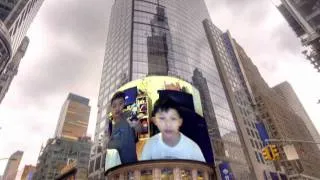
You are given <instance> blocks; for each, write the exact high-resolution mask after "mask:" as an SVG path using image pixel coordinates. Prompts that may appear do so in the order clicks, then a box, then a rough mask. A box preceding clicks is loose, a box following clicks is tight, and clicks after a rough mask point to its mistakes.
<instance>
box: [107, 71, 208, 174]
mask: <svg viewBox="0 0 320 180" xmlns="http://www.w3.org/2000/svg"><path fill="white" fill-rule="evenodd" d="M117 92H122V94H123V95H122V96H121V95H120V96H118V98H113V100H111V101H112V102H110V105H111V112H109V116H108V117H109V121H108V123H109V126H107V127H108V128H109V129H108V130H107V131H106V132H108V136H109V142H108V145H107V149H108V151H107V152H108V153H107V157H106V170H107V169H109V168H111V167H113V166H115V165H120V164H126V163H134V162H136V161H147V160H160V159H184V160H194V161H201V162H204V163H208V164H213V163H214V158H213V151H212V147H211V141H210V138H209V135H208V128H207V124H206V121H205V119H204V118H203V111H202V105H201V98H200V94H199V91H198V90H197V89H196V88H195V87H193V86H192V85H191V84H190V83H188V82H185V81H183V80H180V79H177V78H174V77H168V76H149V77H146V78H144V79H139V80H136V81H131V82H129V83H127V84H125V85H123V86H122V87H120V88H119V89H118V91H117ZM120 94H121V93H120ZM123 96H124V100H123V102H122V103H123V106H121V105H122V104H121V102H120V101H118V100H115V99H119V98H120V99H121V98H122V97H123ZM203 100H204V99H203ZM117 103H119V104H117ZM119 107H120V110H121V111H122V113H121V114H122V115H121V116H120V115H118V114H119V113H118V111H120V110H119ZM112 112H113V113H115V114H116V115H113V114H112ZM115 117H116V118H115ZM120 117H121V118H120ZM133 146H134V147H133ZM133 151H134V152H133ZM134 156H136V157H134ZM115 161H116V162H115Z"/></svg>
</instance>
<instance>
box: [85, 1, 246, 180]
mask: <svg viewBox="0 0 320 180" xmlns="http://www.w3.org/2000/svg"><path fill="white" fill-rule="evenodd" d="M205 19H210V17H209V13H208V10H207V8H206V5H205V3H204V1H203V0H197V1H195V0H184V1H181V0H175V1H172V0H130V1H129V0H116V1H114V4H113V7H112V12H111V18H110V24H109V33H108V39H107V43H106V51H105V59H104V64H103V72H102V77H101V84H100V92H99V101H98V117H97V123H96V131H95V144H94V146H93V148H92V152H91V161H90V165H89V174H90V175H89V179H90V178H91V179H95V178H96V179H98V178H99V177H101V176H103V167H104V157H105V155H104V154H103V153H104V149H105V144H106V142H107V141H108V139H107V138H108V137H107V136H106V135H105V134H106V132H105V131H106V129H107V128H106V124H107V123H108V120H107V112H108V111H109V104H108V103H109V101H110V99H111V96H112V95H113V94H114V93H115V91H116V90H117V89H118V88H119V87H120V86H121V85H123V84H124V83H126V82H128V81H132V80H136V79H139V78H143V77H146V76H148V75H168V76H174V77H178V78H180V79H183V80H185V81H187V82H190V83H192V84H194V85H195V86H196V87H197V88H198V89H199V91H200V93H201V97H202V98H205V100H204V101H203V102H202V103H203V109H204V117H205V119H206V121H207V124H208V128H209V129H208V131H209V134H210V138H211V145H212V147H213V149H214V151H215V152H214V154H215V161H216V165H217V167H218V165H219V164H220V163H229V165H230V167H231V169H232V171H233V174H234V175H235V176H236V177H239V178H245V177H248V174H249V168H248V166H247V162H246V158H245V156H244V153H243V147H242V144H241V142H240V138H239V135H238V132H237V129H236V125H235V122H234V119H233V117H232V113H231V111H230V107H229V104H228V101H227V97H226V93H225V90H224V88H223V84H222V81H221V79H220V75H219V72H218V70H217V67H216V64H215V61H214V57H213V55H212V52H211V49H210V46H209V43H208V39H207V36H206V33H205V29H204V26H203V23H202V22H203V21H204V20H205Z"/></svg>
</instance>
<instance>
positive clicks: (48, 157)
mask: <svg viewBox="0 0 320 180" xmlns="http://www.w3.org/2000/svg"><path fill="white" fill-rule="evenodd" d="M91 144H92V142H91V139H90V138H88V137H83V138H79V139H78V140H73V139H67V138H63V137H62V138H51V139H49V140H48V141H47V144H46V145H45V146H44V147H41V150H40V155H39V157H38V161H37V166H36V171H35V173H34V174H33V177H32V179H33V180H55V178H57V177H58V176H59V175H60V173H61V171H63V168H64V167H65V166H66V165H67V164H69V163H71V162H75V163H76V168H77V176H76V179H81V180H82V179H87V177H88V164H89V154H90V149H91Z"/></svg>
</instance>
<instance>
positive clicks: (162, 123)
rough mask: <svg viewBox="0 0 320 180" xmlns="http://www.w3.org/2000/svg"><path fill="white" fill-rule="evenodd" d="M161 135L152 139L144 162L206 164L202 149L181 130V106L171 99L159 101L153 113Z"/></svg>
mask: <svg viewBox="0 0 320 180" xmlns="http://www.w3.org/2000/svg"><path fill="white" fill-rule="evenodd" d="M152 120H153V123H154V124H155V125H156V126H157V127H158V129H159V130H160V133H158V134H156V135H154V136H153V137H151V138H150V139H149V140H148V141H147V143H146V144H145V146H144V148H143V151H142V158H141V159H142V160H154V159H187V160H196V161H202V162H205V159H204V156H203V154H202V152H201V149H200V147H199V146H198V145H197V144H196V143H195V142H194V141H192V140H191V139H190V138H188V137H186V136H185V135H184V134H182V133H181V132H180V131H179V129H180V127H181V125H182V123H183V119H182V118H181V110H180V108H179V106H178V105H177V104H176V103H175V102H174V101H173V100H171V99H170V98H166V99H158V100H157V101H156V102H155V104H154V109H153V112H152Z"/></svg>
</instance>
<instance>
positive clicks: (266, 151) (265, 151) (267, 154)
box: [262, 146, 272, 161]
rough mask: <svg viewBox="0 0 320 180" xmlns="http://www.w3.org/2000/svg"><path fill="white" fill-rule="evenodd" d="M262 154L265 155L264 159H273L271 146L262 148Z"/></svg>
mask: <svg viewBox="0 0 320 180" xmlns="http://www.w3.org/2000/svg"><path fill="white" fill-rule="evenodd" d="M262 156H263V159H264V160H266V161H268V160H269V161H272V154H271V152H270V150H269V147H268V146H266V147H264V148H263V149H262Z"/></svg>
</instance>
